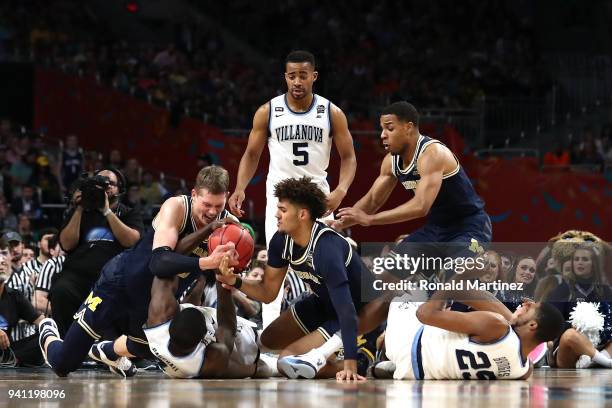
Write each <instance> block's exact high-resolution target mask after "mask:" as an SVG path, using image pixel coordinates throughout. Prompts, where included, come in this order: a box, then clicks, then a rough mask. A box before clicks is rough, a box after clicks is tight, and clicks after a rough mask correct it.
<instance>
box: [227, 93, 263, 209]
mask: <svg viewBox="0 0 612 408" xmlns="http://www.w3.org/2000/svg"><path fill="white" fill-rule="evenodd" d="M269 115H270V104H269V103H266V104H264V105H261V106H260V107H259V109H257V112H255V116H254V117H253V128H252V129H251V133H250V134H249V142H248V144H247V147H246V150H245V151H244V154H243V155H242V158H241V159H240V165H239V166H238V177H237V178H236V189H235V190H234V193H233V194H232V195H231V196H230V198H229V200H228V204H229V208H230V211H231V212H232V214H234V215H235V216H237V217H242V216H243V215H244V211H243V210H242V208H241V207H242V202H243V201H244V190H246V188H247V185H248V184H249V181H251V179H252V178H253V175H254V174H255V170H257V165H258V164H259V158H260V157H261V152H263V149H264V147H265V146H266V141H267V140H268V123H269V122H268V121H269Z"/></svg>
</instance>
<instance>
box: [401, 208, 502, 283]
mask: <svg viewBox="0 0 612 408" xmlns="http://www.w3.org/2000/svg"><path fill="white" fill-rule="evenodd" d="M491 238H492V228H491V219H490V218H489V216H488V215H487V213H485V212H484V211H481V212H479V213H476V214H474V215H471V216H469V217H465V218H461V219H459V220H458V221H457V222H456V223H453V224H450V225H437V224H434V223H427V224H425V225H424V226H423V227H421V228H419V229H417V230H416V231H414V232H413V233H411V234H410V235H408V236H407V237H406V238H404V239H403V240H402V241H401V242H400V243H399V244H397V246H396V247H395V248H394V249H393V253H396V254H401V255H403V254H407V255H409V256H411V257H420V256H423V257H431V258H435V257H441V258H452V259H456V258H460V257H461V258H471V257H474V256H475V255H478V254H480V253H482V252H484V251H486V249H487V248H488V246H489V243H490V242H491ZM431 269H432V270H427V269H422V270H421V273H423V274H424V275H430V274H432V273H435V272H437V271H435V270H433V268H431ZM401 277H402V278H405V276H401Z"/></svg>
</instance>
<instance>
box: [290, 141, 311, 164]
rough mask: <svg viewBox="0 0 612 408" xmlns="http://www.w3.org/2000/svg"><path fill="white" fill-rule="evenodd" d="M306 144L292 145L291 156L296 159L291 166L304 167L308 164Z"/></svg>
mask: <svg viewBox="0 0 612 408" xmlns="http://www.w3.org/2000/svg"><path fill="white" fill-rule="evenodd" d="M307 149H308V143H294V144H293V155H294V156H295V157H296V158H295V159H293V164H295V165H296V166H305V165H307V164H308V150H307Z"/></svg>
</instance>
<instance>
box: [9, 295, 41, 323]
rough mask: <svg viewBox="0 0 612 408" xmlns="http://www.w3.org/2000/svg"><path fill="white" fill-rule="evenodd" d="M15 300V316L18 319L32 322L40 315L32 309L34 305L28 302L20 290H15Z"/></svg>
mask: <svg viewBox="0 0 612 408" xmlns="http://www.w3.org/2000/svg"><path fill="white" fill-rule="evenodd" d="M15 301H16V302H17V316H18V317H19V318H20V319H23V320H26V321H28V322H30V323H33V322H34V320H36V319H37V318H38V316H40V313H38V312H37V311H36V310H35V309H34V306H32V304H31V303H30V302H28V299H26V298H25V296H23V295H22V294H21V292H17V296H15Z"/></svg>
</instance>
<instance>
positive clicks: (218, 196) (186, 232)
mask: <svg viewBox="0 0 612 408" xmlns="http://www.w3.org/2000/svg"><path fill="white" fill-rule="evenodd" d="M228 186H229V175H228V173H227V171H226V170H225V169H223V168H221V167H218V166H209V167H205V168H203V169H202V170H200V172H199V173H198V176H197V179H196V183H195V186H194V188H193V190H192V192H191V196H186V195H184V196H177V197H172V198H169V199H168V200H166V201H165V202H164V204H163V205H162V207H161V209H160V211H159V214H158V215H157V216H156V217H155V219H154V220H153V229H151V230H150V231H148V232H147V233H146V234H145V235H144V236H143V238H142V239H141V240H140V241H138V243H137V244H136V245H135V246H134V247H133V248H132V249H129V250H126V251H124V252H122V253H120V254H119V255H117V256H115V257H114V258H112V259H111V260H110V261H109V262H108V263H106V265H104V267H103V268H102V273H101V275H100V278H99V279H98V281H97V282H96V283H95V285H94V287H93V289H92V291H91V293H90V294H89V296H88V297H87V299H86V300H85V301H84V302H83V304H82V305H81V307H80V309H79V311H78V312H77V313H76V314H75V315H74V321H73V322H72V325H71V326H70V328H69V329H68V332H67V333H66V336H65V338H64V340H63V341H62V340H61V338H60V335H59V333H58V330H57V325H56V323H55V321H53V320H52V319H44V320H43V321H42V322H41V323H40V347H41V350H42V352H43V356H44V357H45V360H46V361H47V363H48V364H49V365H50V366H51V368H53V370H54V371H55V373H56V374H58V375H59V376H65V375H67V374H68V373H70V372H72V371H74V370H76V369H77V368H78V367H79V366H80V365H81V363H82V362H83V360H84V359H85V357H86V356H87V354H88V351H89V355H90V357H92V358H94V359H96V360H98V361H101V362H103V363H105V364H107V365H109V366H110V367H111V371H113V372H116V373H118V374H121V375H124V376H127V375H129V372H130V371H131V368H132V366H131V363H130V362H129V360H127V359H126V358H125V357H126V356H128V357H129V356H138V357H145V358H147V357H148V358H151V359H152V358H153V356H152V355H151V352H150V350H149V347H148V344H147V340H146V336H145V334H144V332H143V331H142V325H143V324H144V323H145V322H146V320H147V312H148V306H149V301H150V299H151V285H152V282H153V277H154V276H158V277H171V276H175V275H179V276H180V277H181V278H182V279H181V281H182V282H181V283H182V284H183V286H182V287H179V289H178V291H177V295H180V294H181V293H182V292H183V290H184V289H185V286H188V285H189V284H190V283H191V282H192V281H193V280H194V279H196V278H197V276H199V274H200V273H201V271H204V270H209V269H216V268H217V267H218V266H219V263H220V262H221V259H222V257H223V255H225V254H226V253H228V252H230V251H234V249H233V244H231V245H218V246H217V248H215V250H214V251H213V252H212V253H211V254H208V246H207V241H208V236H209V235H210V234H211V233H212V232H213V231H214V229H216V228H218V227H220V226H222V225H223V223H224V220H221V218H223V217H225V216H227V215H228V213H227V211H226V210H224V208H225V200H226V197H227V189H228ZM179 239H180V241H179ZM184 252H185V253H187V252H188V253H192V254H193V255H195V257H189V256H184V255H180V254H181V253H184ZM116 324H121V325H122V326H123V327H122V328H123V330H124V333H125V334H126V335H127V337H126V336H122V337H120V339H119V340H118V341H115V342H112V341H106V342H101V343H97V344H95V345H94V346H93V347H91V346H92V344H93V343H94V341H97V340H100V338H101V334H100V333H102V331H104V330H105V329H107V328H108V327H111V326H113V325H116ZM90 347H91V351H90ZM122 356H123V357H122Z"/></svg>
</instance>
